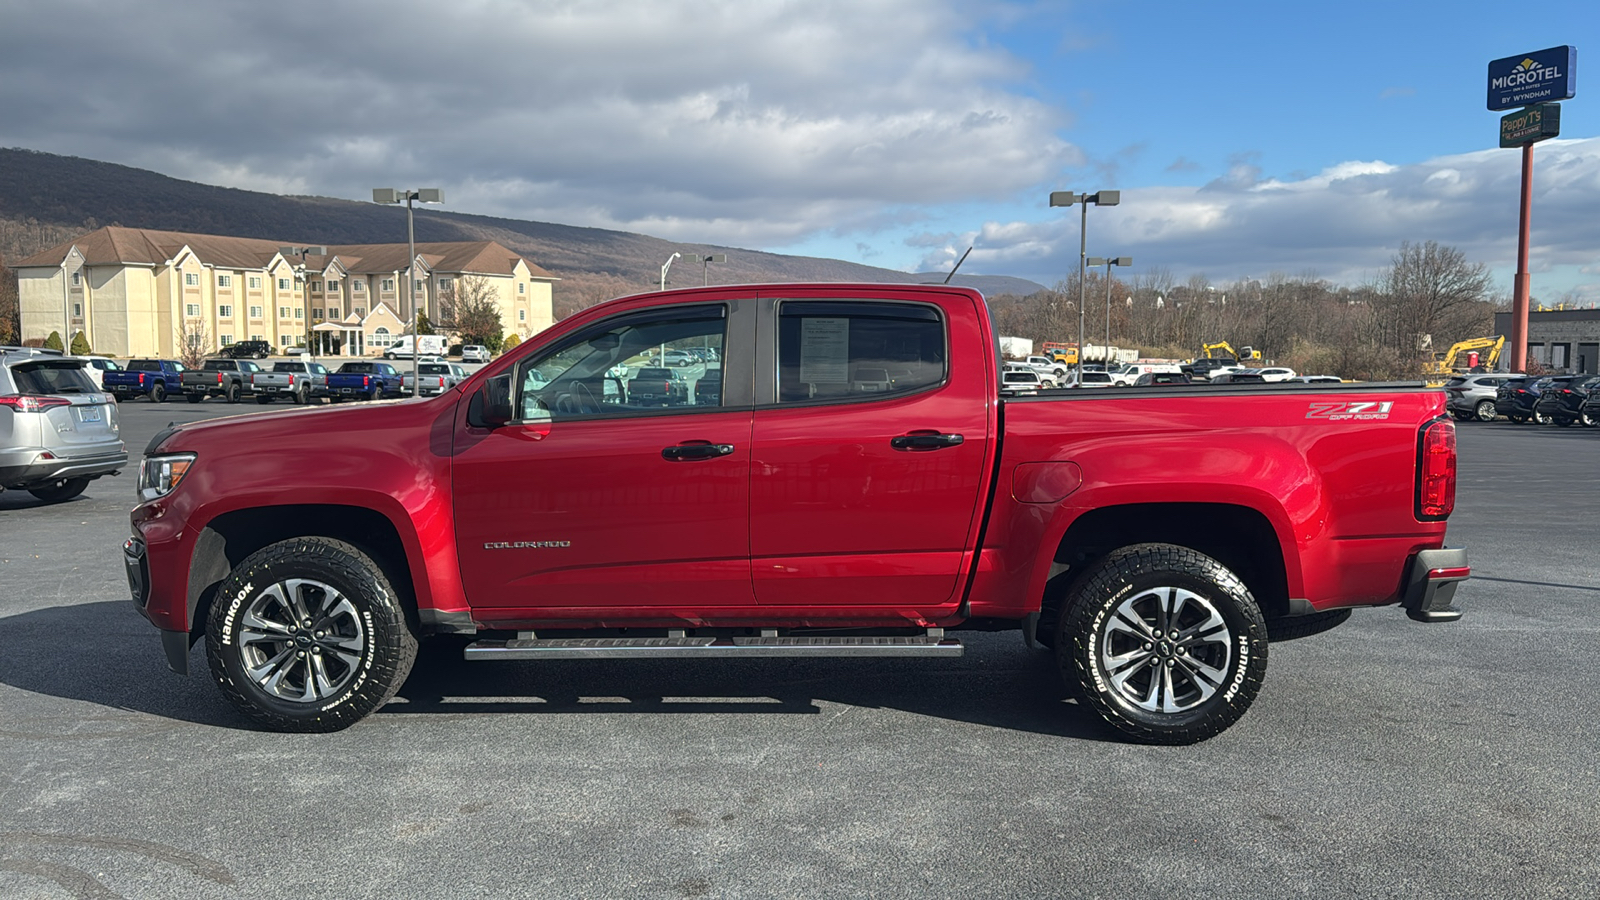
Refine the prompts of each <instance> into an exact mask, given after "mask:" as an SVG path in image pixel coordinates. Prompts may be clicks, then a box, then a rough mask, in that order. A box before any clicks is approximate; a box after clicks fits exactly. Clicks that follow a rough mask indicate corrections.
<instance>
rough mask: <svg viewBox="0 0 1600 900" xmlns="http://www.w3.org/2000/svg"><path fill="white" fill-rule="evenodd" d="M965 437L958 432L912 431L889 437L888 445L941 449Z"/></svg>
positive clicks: (956, 443)
mask: <svg viewBox="0 0 1600 900" xmlns="http://www.w3.org/2000/svg"><path fill="white" fill-rule="evenodd" d="M964 440H966V438H964V437H962V436H961V435H959V434H940V433H938V432H936V431H914V432H912V433H910V434H902V435H900V436H899V437H896V438H890V439H889V446H891V447H893V448H894V449H896V450H943V449H944V448H946V447H955V446H957V445H959V444H960V443H961V442H962V441H964Z"/></svg>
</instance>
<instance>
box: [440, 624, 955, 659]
mask: <svg viewBox="0 0 1600 900" xmlns="http://www.w3.org/2000/svg"><path fill="white" fill-rule="evenodd" d="M965 649H966V648H965V647H963V646H962V645H961V642H960V641H958V640H956V639H955V638H951V637H945V636H944V629H942V628H930V629H928V633H927V634H926V635H912V636H907V635H862V636H853V637H826V636H800V637H777V636H774V635H762V636H760V637H732V638H729V637H684V636H683V635H681V634H674V635H672V636H669V637H638V638H542V639H541V638H518V639H516V640H511V641H477V642H475V643H473V644H471V645H469V646H468V647H467V649H466V652H465V656H466V658H467V659H469V660H476V661H484V660H496V659H689V658H701V659H711V658H717V657H721V658H743V657H757V656H789V657H797V656H960V655H961V654H962V652H963V651H964V650H965Z"/></svg>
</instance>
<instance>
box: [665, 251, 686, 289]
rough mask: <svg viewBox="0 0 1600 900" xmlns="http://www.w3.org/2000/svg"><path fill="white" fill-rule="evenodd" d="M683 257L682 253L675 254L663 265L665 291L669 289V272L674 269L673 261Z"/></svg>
mask: <svg viewBox="0 0 1600 900" xmlns="http://www.w3.org/2000/svg"><path fill="white" fill-rule="evenodd" d="M682 255H683V254H682V253H674V254H672V255H671V256H669V257H667V261H666V262H664V263H662V264H661V289H662V290H663V291H664V290H666V289H667V271H668V270H669V269H671V268H672V261H673V260H675V259H677V258H678V257H680V256H682Z"/></svg>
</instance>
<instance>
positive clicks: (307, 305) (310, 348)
mask: <svg viewBox="0 0 1600 900" xmlns="http://www.w3.org/2000/svg"><path fill="white" fill-rule="evenodd" d="M278 252H279V253H282V254H283V255H284V256H298V257H300V262H299V264H298V265H296V266H295V267H294V277H295V280H296V281H298V282H300V284H301V288H300V290H301V292H302V293H301V296H300V302H301V304H302V305H301V307H300V308H301V309H303V310H305V316H306V317H305V318H304V319H302V320H301V321H303V322H305V323H306V324H305V329H306V333H305V334H303V335H301V336H300V337H301V339H302V340H304V341H305V347H306V351H307V352H308V353H310V354H311V355H312V356H315V355H316V352H315V351H316V346H315V344H314V343H313V342H312V340H311V338H312V337H313V335H312V334H311V326H312V325H313V324H314V323H313V322H312V319H311V285H310V283H309V282H307V281H306V257H308V256H327V255H328V248H327V247H279V248H278Z"/></svg>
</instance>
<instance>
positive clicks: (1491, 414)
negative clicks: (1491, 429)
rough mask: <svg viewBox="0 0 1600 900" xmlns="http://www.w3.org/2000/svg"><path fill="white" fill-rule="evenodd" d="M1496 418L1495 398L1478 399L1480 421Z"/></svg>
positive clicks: (1491, 420) (1490, 420) (1489, 420)
mask: <svg viewBox="0 0 1600 900" xmlns="http://www.w3.org/2000/svg"><path fill="white" fill-rule="evenodd" d="M1494 418H1495V411H1494V401H1493V400H1479V401H1478V421H1480V422H1493V421H1494Z"/></svg>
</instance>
